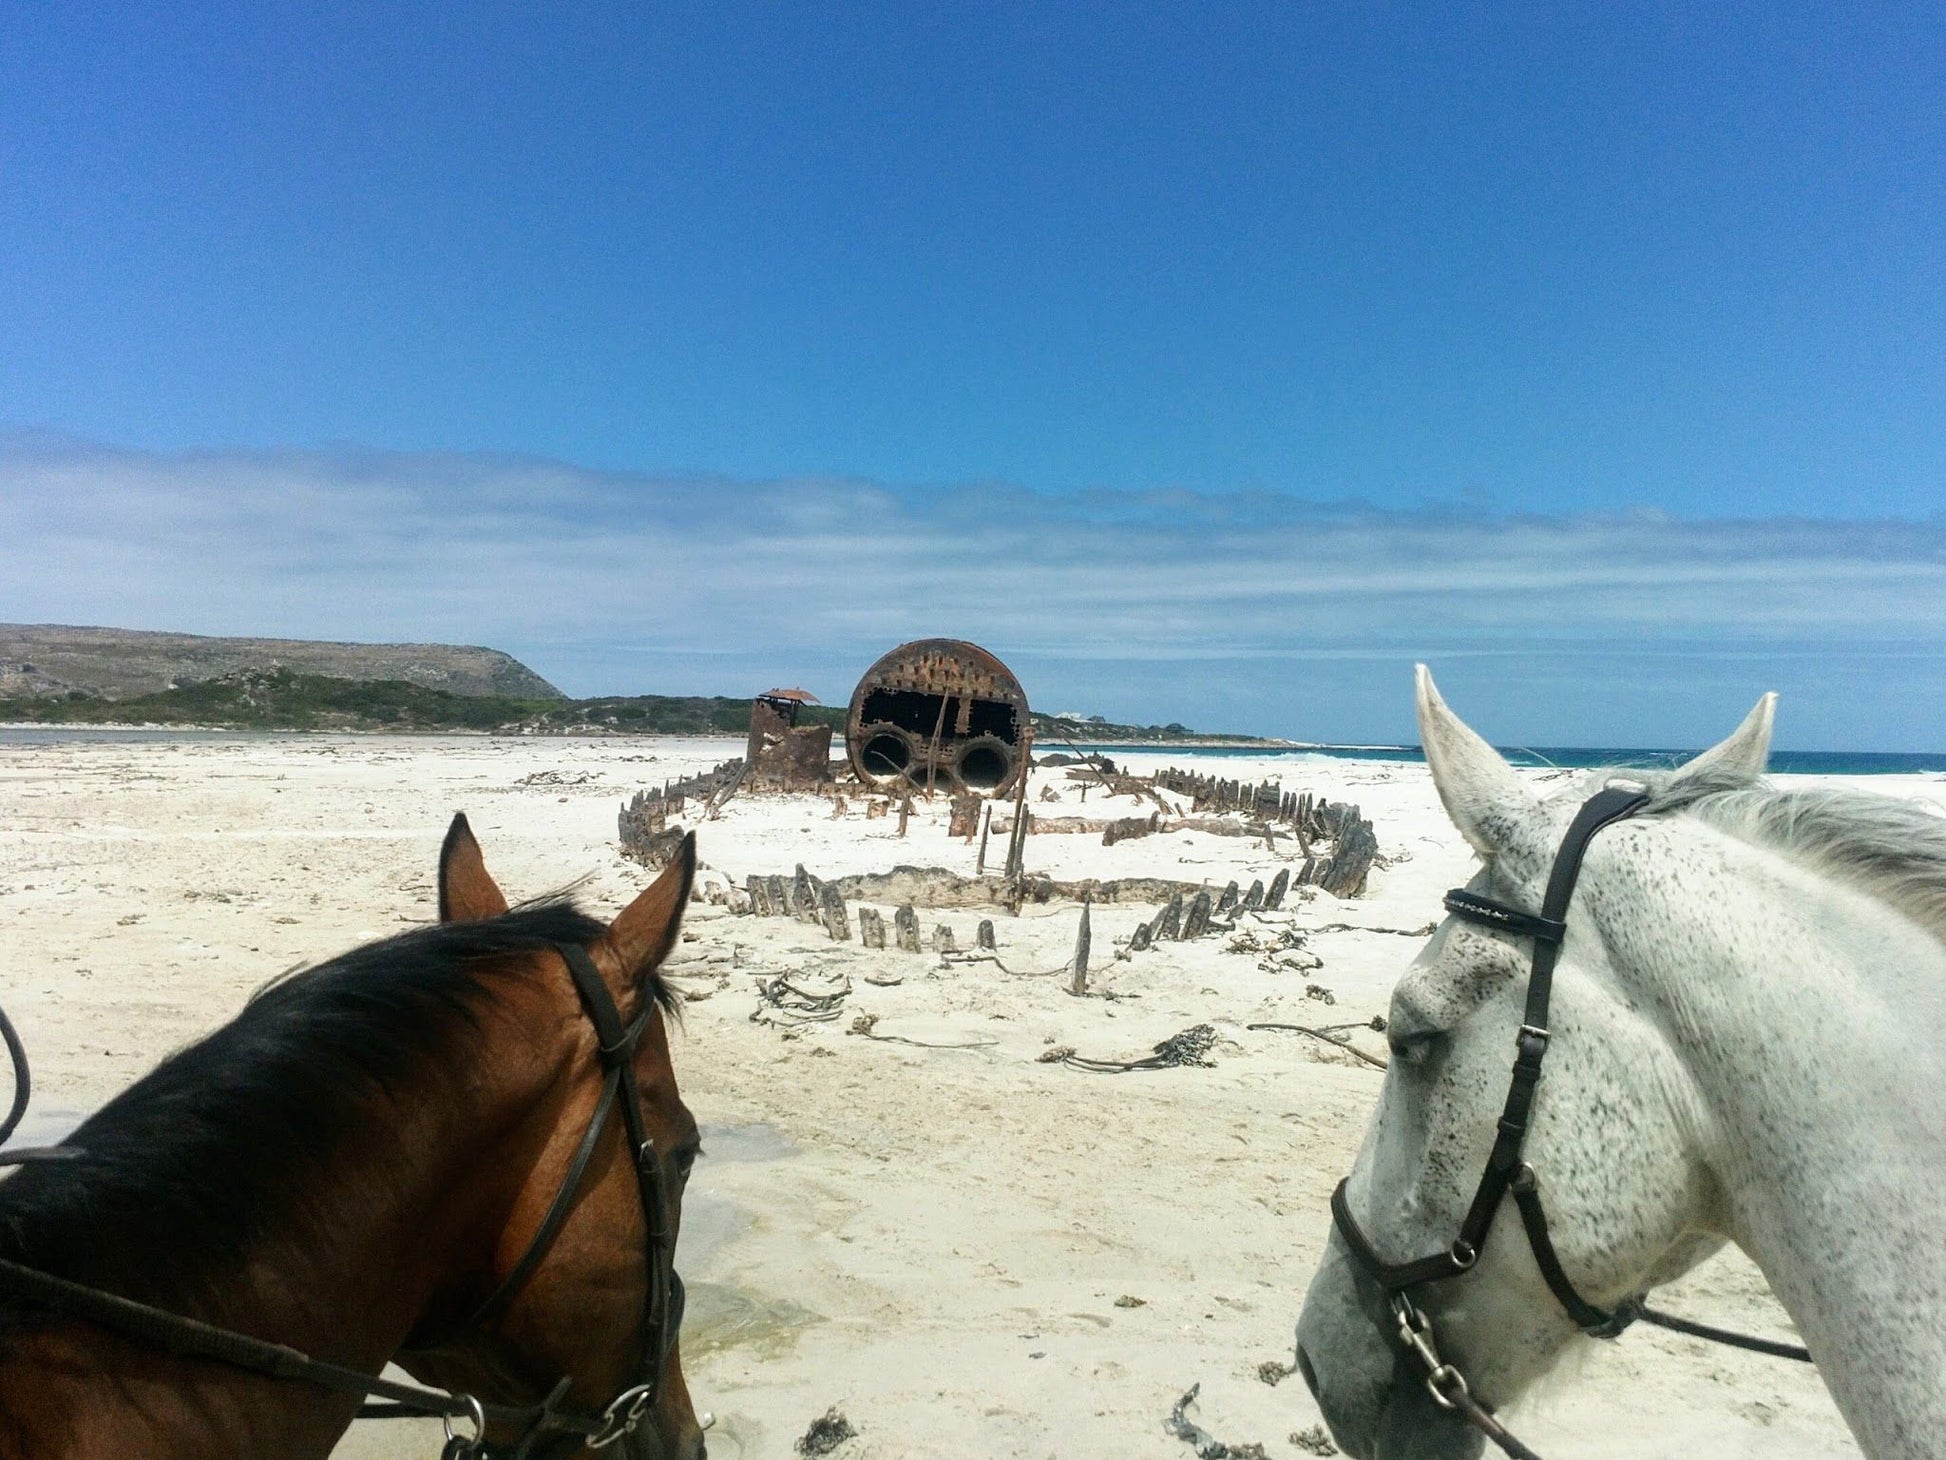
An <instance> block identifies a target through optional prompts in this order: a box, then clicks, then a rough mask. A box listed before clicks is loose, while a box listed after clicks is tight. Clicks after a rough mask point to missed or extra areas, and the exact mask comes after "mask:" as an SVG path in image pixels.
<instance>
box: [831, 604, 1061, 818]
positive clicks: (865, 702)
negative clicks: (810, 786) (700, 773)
mask: <svg viewBox="0 0 1946 1460" xmlns="http://www.w3.org/2000/svg"><path fill="white" fill-rule="evenodd" d="M1033 737H1034V726H1033V721H1032V719H1031V718H1030V717H1029V715H1028V711H1027V695H1026V692H1025V691H1024V690H1022V689H1021V687H1020V681H1019V680H1017V679H1015V678H1014V676H1013V673H1012V671H1010V670H1009V669H1008V668H1007V666H1006V665H1004V664H1002V663H1001V662H1000V661H999V660H998V659H996V658H994V657H993V655H991V654H989V653H988V652H987V651H986V650H985V649H982V648H980V647H979V645H977V644H969V643H967V642H965V641H964V640H962V639H918V640H915V641H913V642H912V643H909V644H901V645H900V646H899V647H898V648H896V649H894V650H893V651H892V652H891V653H889V654H887V655H885V656H884V657H883V658H881V659H880V660H879V661H878V662H877V663H876V664H874V665H873V666H872V667H871V668H870V669H868V670H866V671H865V676H864V678H863V679H861V680H859V681H858V688H857V689H855V690H853V691H852V695H851V707H850V710H849V711H848V712H847V714H846V716H845V751H846V753H847V755H848V756H849V757H850V760H851V768H852V770H853V771H855V772H856V773H857V775H858V778H859V779H860V780H862V781H864V782H865V783H866V784H868V785H875V786H880V787H883V788H885V789H888V790H891V789H894V788H900V787H902V788H906V789H909V790H918V791H923V792H931V791H934V790H944V791H949V792H952V793H954V794H957V795H964V794H966V793H968V792H972V793H976V794H979V795H982V796H1002V795H1005V794H1007V793H1008V792H1009V791H1011V790H1012V789H1013V786H1014V782H1015V780H1016V779H1017V778H1018V777H1019V776H1020V775H1021V774H1022V772H1024V771H1025V770H1026V768H1027V763H1028V759H1029V756H1030V754H1031V752H1032V747H1033Z"/></svg>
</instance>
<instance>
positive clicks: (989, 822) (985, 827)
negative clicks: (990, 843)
mask: <svg viewBox="0 0 1946 1460" xmlns="http://www.w3.org/2000/svg"><path fill="white" fill-rule="evenodd" d="M992 830H993V803H992V802H991V801H989V802H987V810H986V815H985V816H983V817H981V818H980V860H979V861H977V862H975V863H974V864H973V875H974V876H975V877H984V876H986V874H987V836H988V834H989V833H990V832H991V831H992Z"/></svg>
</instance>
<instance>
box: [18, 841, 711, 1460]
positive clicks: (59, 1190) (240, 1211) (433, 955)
mask: <svg viewBox="0 0 1946 1460" xmlns="http://www.w3.org/2000/svg"><path fill="white" fill-rule="evenodd" d="M694 872H695V843H694V839H693V837H692V838H689V839H686V840H685V841H684V843H683V845H682V848H681V851H680V853H679V854H678V855H677V857H676V858H675V859H674V860H673V861H672V862H671V864H670V865H669V866H668V867H667V868H666V869H665V870H664V871H663V872H662V873H661V875H660V876H658V877H657V878H656V880H655V882H654V883H653V885H652V886H650V887H649V888H648V889H647V890H646V891H644V892H643V893H642V894H641V895H640V896H639V897H637V898H636V899H635V900H634V901H633V902H632V903H630V904H629V906H628V907H627V908H625V909H624V910H623V911H622V913H621V914H620V915H619V916H618V917H616V918H615V919H614V921H613V922H611V923H607V924H603V923H601V922H600V921H598V920H596V919H595V918H593V917H590V916H588V915H587V914H586V913H584V912H582V911H580V910H579V909H578V908H576V907H575V906H574V905H573V903H572V902H571V901H569V900H566V899H561V898H555V899H550V900H544V901H541V902H537V903H532V904H528V905H524V906H522V907H519V908H512V909H510V908H509V906H508V902H507V899H506V897H505V895H504V894H503V893H502V892H501V891H500V888H499V887H498V886H497V885H496V884H495V882H494V880H493V878H492V877H491V876H490V875H489V874H488V872H487V869H486V865H485V862H484V861H483V859H482V857H481V853H480V848H479V844H478V842H477V841H476V840H475V839H474V836H473V833H472V831H471V829H470V828H469V827H468V825H467V822H466V818H465V817H464V816H457V817H455V818H454V820H453V823H452V826H451V828H450V830H449V831H448V832H447V835H446V840H445V844H444V846H443V848H442V849H441V853H440V859H439V917H440V921H439V923H438V924H437V925H436V926H432V927H427V928H423V929H419V930H415V931H412V932H407V933H402V934H400V935H398V936H396V937H392V938H388V939H385V940H383V941H380V942H376V943H371V944H367V945H365V946H363V947H360V948H356V949H353V950H352V951H351V952H349V953H346V954H344V955H343V956H341V957H338V958H335V959H333V960H332V961H331V962H329V963H325V964H322V965H319V966H317V967H314V968H309V969H306V970H303V971H301V972H298V973H294V974H291V975H289V976H287V977H284V978H282V979H279V980H277V981H275V982H273V983H272V984H270V985H269V986H267V987H266V988H264V989H262V990H260V991H259V992H258V993H257V994H256V995H255V996H253V997H252V999H251V1000H250V1002H249V1003H248V1004H247V1005H246V1006H245V1008H244V1009H243V1011H242V1012H241V1013H240V1014H239V1015H238V1016H237V1017H236V1018H235V1019H234V1020H232V1021H231V1022H230V1023H229V1024H227V1025H225V1026H223V1027H222V1028H220V1029H218V1030H217V1031H216V1032H215V1033H213V1034H211V1035H209V1036H208V1037H206V1038H204V1039H201V1040H199V1041H197V1042H196V1043H194V1044H192V1045H190V1046H189V1047H187V1048H186V1049H183V1050H181V1051H179V1052H178V1053H176V1054H173V1055H171V1056H169V1057H168V1058H167V1059H165V1060H164V1061H163V1062H162V1063H161V1064H160V1065H158V1066H157V1067H156V1068H155V1069H154V1070H153V1071H151V1072H150V1073H149V1074H148V1075H146V1076H144V1077H143V1078H142V1079H141V1080H139V1081H137V1082H136V1083H135V1084H134V1085H132V1086H130V1087H129V1088H128V1089H127V1090H125V1091H123V1092H122V1093H121V1094H120V1095H118V1096H116V1097H115V1098H114V1099H113V1100H111V1101H110V1102H109V1103H108V1104H107V1105H105V1106H103V1107H102V1109H101V1110H100V1111H99V1112H98V1113H97V1114H95V1115H94V1116H93V1117H91V1118H90V1119H89V1120H87V1121H86V1122H85V1123H84V1124H82V1126H81V1127H80V1128H79V1129H78V1130H76V1131H75V1132H74V1134H73V1136H71V1137H70V1138H69V1141H68V1143H67V1147H66V1148H65V1150H66V1156H67V1158H66V1159H48V1160H35V1161H33V1162H31V1163H30V1164H25V1165H22V1166H21V1167H20V1169H18V1170H17V1171H16V1172H15V1174H13V1175H12V1176H10V1177H8V1178H6V1179H5V1180H4V1181H0V1456H4V1457H7V1460H16V1457H18V1460H29V1457H31V1460H49V1457H72V1460H95V1457H103V1460H106V1457H109V1456H116V1457H126V1456H143V1457H155V1460H175V1457H180V1460H191V1457H197V1460H206V1457H211V1456H225V1457H230V1456H234V1457H265V1460H269V1457H277V1460H290V1457H306V1456H315V1457H322V1456H325V1455H327V1454H328V1453H329V1452H330V1450H331V1448H332V1446H333V1444H334V1443H335V1442H336V1441H337V1439H338V1438H339V1436H341V1435H342V1434H343V1433H344V1431H345V1430H346V1428H347V1427H348V1426H349V1425H350V1423H351V1421H352V1420H353V1418H354V1417H355V1415H356V1413H357V1412H358V1410H359V1408H360V1403H361V1400H362V1399H363V1398H364V1396H363V1395H362V1394H358V1393H350V1392H345V1390H344V1389H343V1388H342V1387H340V1388H332V1387H327V1386H326V1384H325V1382H324V1381H323V1380H322V1379H320V1378H319V1377H318V1376H319V1375H325V1376H326V1377H329V1376H330V1375H331V1374H334V1373H336V1374H343V1373H347V1372H348V1373H350V1374H351V1375H352V1376H353V1378H354V1380H355V1379H356V1378H358V1377H359V1376H360V1375H376V1374H377V1373H378V1371H379V1370H380V1368H381V1367H382V1366H383V1365H384V1364H386V1362H387V1361H393V1362H396V1363H397V1364H399V1365H400V1366H401V1367H403V1368H404V1369H405V1370H406V1371H407V1372H408V1373H410V1374H412V1375H413V1376H414V1377H415V1378H416V1379H418V1380H420V1381H423V1382H424V1383H428V1384H432V1385H437V1386H439V1388H440V1390H442V1391H446V1392H445V1393H444V1394H442V1395H441V1398H442V1399H449V1400H450V1399H453V1398H454V1396H458V1400H457V1402H456V1403H454V1404H453V1405H452V1406H450V1407H451V1408H452V1409H456V1410H457V1411H458V1413H457V1414H449V1417H448V1434H449V1436H450V1437H451V1438H450V1439H449V1442H448V1444H447V1446H446V1449H445V1450H444V1451H443V1452H442V1453H443V1454H445V1455H447V1456H450V1457H485V1456H489V1455H506V1454H513V1455H518V1456H520V1457H522V1460H542V1457H546V1456H555V1455H560V1454H566V1453H578V1452H580V1451H581V1450H582V1448H583V1446H584V1445H586V1446H588V1447H590V1448H592V1447H596V1446H602V1447H606V1446H607V1445H610V1444H613V1445H616V1446H617V1447H618V1448H617V1449H615V1450H614V1451H612V1452H611V1453H617V1454H623V1455H626V1456H628V1457H629V1460H701V1457H702V1456H703V1454H704V1441H703V1434H702V1429H701V1427H700V1426H699V1424H698V1422H697V1418H696V1414H695V1410H694V1407H693V1406H692V1404H691V1402H690V1398H689V1393H688V1390H687V1388H686V1387H685V1385H684V1382H683V1376H682V1363H681V1358H680V1354H679V1345H678V1342H677V1336H676V1335H677V1330H678V1328H679V1325H680V1320H681V1294H682V1287H681V1280H680V1278H678V1277H677V1276H676V1275H675V1270H674V1247H675V1236H676V1232H677V1230H678V1227H679V1223H680V1216H681V1203H682V1191H683V1186H684V1183H685V1181H686V1179H687V1177H688V1174H689V1169H690V1166H691V1165H692V1163H693V1162H694V1161H695V1159H696V1157H697V1155H698V1153H699V1151H700V1145H699V1140H698V1132H697V1127H696V1122H695V1120H694V1118H693V1117H692V1116H691V1115H690V1112H689V1111H688V1109H687V1108H686V1107H685V1106H684V1105H683V1102H682V1098H681V1096H680V1095H679V1093H678V1092H677V1089H676V1079H675V1072H674V1070H673V1068H672V1066H671V1063H670V1055H669V1041H668V1031H667V1023H668V1019H669V1018H670V1017H671V1016H672V1014H673V1011H674V1008H675V1005H674V1002H673V999H672V996H671V994H670V991H669V987H668V985H667V984H666V983H665V982H664V981H663V980H662V978H661V976H660V975H659V973H658V972H657V969H658V966H659V965H660V964H661V962H662V961H663V959H664V958H665V957H666V956H667V954H668V953H669V950H670V949H671V948H672V947H673V946H674V945H675V942H676V938H677V935H678V930H679V927H680V924H681V919H682V913H683V908H684V905H685V903H686V902H687V900H688V897H689V889H690V883H691V880H692V878H693V876H694ZM617 1116H619V1118H616V1117H617ZM617 1125H619V1126H620V1127H622V1131H623V1132H625V1133H626V1134H620V1133H618V1132H617V1131H616V1130H615V1127H616V1126H617ZM91 1295H92V1296H91ZM138 1305H139V1307H138ZM131 1313H134V1314H136V1315H137V1317H136V1318H129V1316H128V1315H129V1314H131ZM156 1313H159V1314H160V1315H161V1316H160V1317H155V1316H142V1315H154V1314H156ZM201 1325H208V1328H207V1330H206V1332H207V1333H214V1334H217V1335H219V1337H220V1339H221V1341H220V1342H219V1341H218V1340H216V1339H209V1338H207V1337H206V1336H202V1335H204V1334H205V1330H204V1329H203V1328H202V1327H201ZM269 1344H276V1345H281V1346H283V1351H288V1350H297V1351H298V1353H299V1356H300V1357H303V1358H304V1360H305V1362H306V1363H309V1364H310V1365H311V1367H310V1369H308V1370H303V1371H302V1372H297V1371H295V1370H293V1369H291V1368H290V1366H288V1365H286V1368H285V1372H284V1373H283V1374H282V1375H281V1376H280V1375H278V1374H277V1373H275V1372H260V1371H258V1369H259V1368H269V1369H272V1370H275V1369H276V1368H277V1365H276V1364H275V1363H272V1364H269V1365H260V1366H258V1367H257V1368H253V1367H251V1366H250V1365H248V1364H245V1363H243V1362H241V1361H240V1360H239V1359H238V1358H237V1357H236V1350H238V1349H240V1348H244V1349H247V1350H248V1352H249V1353H251V1354H254V1353H255V1352H256V1351H257V1350H258V1349H267V1347H268V1345H269ZM393 1387H395V1388H397V1387H399V1386H393Z"/></svg>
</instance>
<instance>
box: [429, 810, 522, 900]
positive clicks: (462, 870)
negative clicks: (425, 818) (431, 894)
mask: <svg viewBox="0 0 1946 1460" xmlns="http://www.w3.org/2000/svg"><path fill="white" fill-rule="evenodd" d="M506 910H507V896H506V894H505V893H503V892H502V891H501V890H500V887H499V884H498V883H496V882H495V881H494V880H493V878H492V877H491V876H490V875H488V873H487V869H486V858H484V857H482V856H481V855H480V844H479V843H478V842H477V841H475V840H474V839H473V828H472V827H470V826H468V825H467V824H466V813H465V812H463V811H462V812H460V813H459V814H457V815H456V816H454V817H453V824H452V825H451V826H449V827H447V828H446V842H445V845H443V846H442V847H440V849H439V921H440V922H442V923H470V922H472V921H473V920H474V919H476V918H497V917H499V916H500V914H501V913H503V912H505V911H506Z"/></svg>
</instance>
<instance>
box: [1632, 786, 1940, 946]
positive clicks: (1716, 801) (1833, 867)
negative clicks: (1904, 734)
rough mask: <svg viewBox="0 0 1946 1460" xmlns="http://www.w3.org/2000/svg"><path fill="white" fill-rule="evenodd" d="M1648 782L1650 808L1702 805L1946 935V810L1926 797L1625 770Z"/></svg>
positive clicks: (1710, 814) (1713, 816)
mask: <svg viewBox="0 0 1946 1460" xmlns="http://www.w3.org/2000/svg"><path fill="white" fill-rule="evenodd" d="M1611 775H1614V776H1625V777H1627V778H1629V779H1631V780H1637V781H1641V782H1642V783H1643V784H1645V785H1646V786H1647V787H1648V790H1649V795H1650V797H1651V799H1650V802H1649V810H1650V811H1651V812H1658V811H1659V812H1677V811H1689V812H1693V813H1694V814H1695V815H1696V816H1698V817H1700V818H1701V819H1702V820H1704V821H1706V822H1708V823H1709V824H1710V825H1711V826H1714V827H1716V828H1717V829H1718V830H1720V831H1723V832H1726V833H1728V834H1729V835H1731V836H1734V837H1737V838H1738V839H1739V840H1742V841H1747V842H1750V843H1752V844H1753V845H1756V846H1762V847H1768V848H1770V849H1772V850H1774V851H1779V852H1784V853H1787V854H1790V855H1791V856H1793V857H1794V858H1796V859H1798V860H1801V861H1803V862H1806V863H1809V864H1810V865H1812V866H1814V867H1816V868H1817V869H1818V870H1819V871H1820V872H1822V873H1824V875H1825V876H1827V877H1829V878H1830V879H1831V880H1832V881H1834V882H1841V883H1844V884H1846V885H1848V886H1851V887H1855V888H1858V889H1859V890H1861V891H1865V892H1869V893H1872V894H1874V895H1876V896H1877V897H1879V898H1880V899H1881V900H1882V901H1885V902H1887V903H1890V904H1891V905H1892V906H1894V907H1896V908H1898V909H1899V910H1900V911H1902V912H1904V913H1905V914H1906V915H1907V916H1908V917H1911V918H1913V919H1914V920H1915V921H1917V922H1919V923H1920V924H1922V925H1923V926H1924V927H1925V928H1927V929H1928V930H1929V931H1930V932H1931V933H1932V934H1933V935H1934V936H1935V937H1937V938H1939V939H1940V940H1941V941H1942V942H1946V816H1942V815H1940V814H1939V813H1938V812H1937V811H1935V810H1934V809H1932V808H1931V807H1929V806H1927V805H1926V804H1925V803H1923V802H1919V801H1912V800H1903V799H1900V798H1898V797H1895V796H1883V795H1876V794H1874V793H1872V792H1869V791H1854V790H1851V789H1848V788H1847V789H1839V790H1832V789H1827V788H1822V787H1807V788H1804V789H1801V790H1789V791H1785V790H1779V789H1777V788H1776V787H1775V786H1772V785H1771V784H1770V783H1769V782H1768V781H1765V780H1764V779H1763V778H1761V777H1757V776H1748V775H1743V774H1740V773H1736V772H1732V771H1726V770H1721V769H1712V768H1707V767H1705V768H1699V769H1697V770H1694V771H1692V772H1690V773H1689V774H1688V775H1686V776H1684V775H1680V774H1679V773H1678V772H1676V771H1639V770H1627V769H1619V770H1612V771H1600V772H1597V773H1596V774H1595V778H1594V780H1595V784H1599V783H1600V781H1601V780H1604V779H1606V778H1607V777H1608V776H1611Z"/></svg>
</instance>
